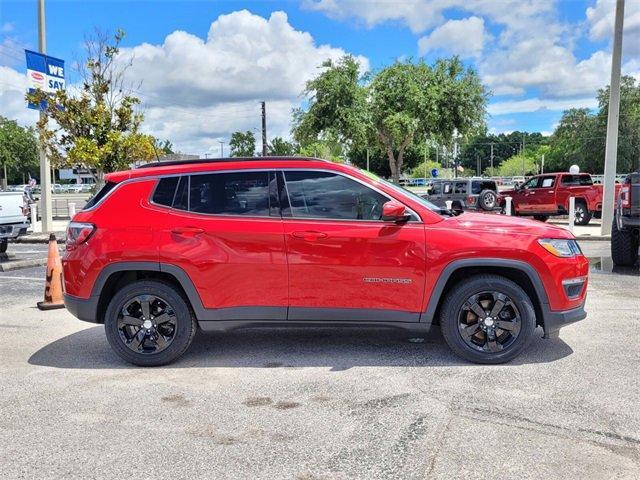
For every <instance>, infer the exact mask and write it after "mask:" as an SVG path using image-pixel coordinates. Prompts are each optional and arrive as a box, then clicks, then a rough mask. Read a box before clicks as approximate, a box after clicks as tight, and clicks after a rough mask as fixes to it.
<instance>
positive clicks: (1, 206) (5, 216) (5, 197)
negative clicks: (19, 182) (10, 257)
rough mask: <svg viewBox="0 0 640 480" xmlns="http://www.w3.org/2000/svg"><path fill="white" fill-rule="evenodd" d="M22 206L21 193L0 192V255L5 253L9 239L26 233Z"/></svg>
mask: <svg viewBox="0 0 640 480" xmlns="http://www.w3.org/2000/svg"><path fill="white" fill-rule="evenodd" d="M23 205H24V197H23V194H22V192H0V253H4V252H6V251H7V244H8V243H9V239H10V238H17V237H19V236H20V235H23V234H25V233H27V228H28V227H29V224H28V223H27V217H26V215H25V214H24V210H23V208H22V207H23Z"/></svg>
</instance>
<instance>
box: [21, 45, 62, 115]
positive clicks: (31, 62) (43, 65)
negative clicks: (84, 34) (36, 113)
mask: <svg viewBox="0 0 640 480" xmlns="http://www.w3.org/2000/svg"><path fill="white" fill-rule="evenodd" d="M24 53H25V55H26V57H27V85H28V88H29V93H33V91H34V90H36V89H37V88H39V89H40V90H42V91H44V92H47V93H55V92H56V90H64V60H60V59H59V58H54V57H50V56H48V55H44V54H42V53H38V52H32V51H31V50H25V51H24ZM44 106H45V105H37V104H35V103H30V102H29V104H28V107H29V108H33V109H35V110H40V108H42V107H44Z"/></svg>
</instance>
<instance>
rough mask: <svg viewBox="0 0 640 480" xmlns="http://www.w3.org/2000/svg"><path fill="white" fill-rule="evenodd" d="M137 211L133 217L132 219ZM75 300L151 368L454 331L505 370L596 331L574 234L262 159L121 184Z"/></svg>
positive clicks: (76, 280) (106, 207) (97, 216)
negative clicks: (249, 330)
mask: <svg viewBox="0 0 640 480" xmlns="http://www.w3.org/2000/svg"><path fill="white" fill-rule="evenodd" d="M123 212H126V215H123ZM62 263H63V269H64V292H65V294H64V298H65V305H66V306H67V309H68V310H69V312H71V313H72V314H73V315H75V316H76V317H78V318H79V319H81V320H86V321H89V322H95V323H104V324H105V331H106V335H107V339H108V341H109V343H110V345H111V347H112V348H113V350H114V351H115V352H116V353H117V354H118V355H119V356H121V357H122V358H123V359H125V360H127V361H129V362H131V363H134V364H137V365H147V366H149V365H161V364H165V363H168V362H171V361H173V360H175V359H177V358H178V357H180V355H182V354H183V353H184V352H185V350H186V349H187V348H188V347H189V345H190V343H191V341H192V339H193V336H194V335H195V333H196V330H197V329H198V327H199V328H200V329H202V330H203V331H221V330H228V329H234V328H239V327H251V326H286V325H296V326H301V325H303V326H318V325H322V326H327V325H341V326H344V325H369V326H371V325H374V326H378V327H380V326H384V327H394V328H404V329H407V330H419V331H421V332H422V333H424V332H426V331H428V330H429V328H430V327H431V326H432V325H433V324H439V325H440V328H441V330H442V332H443V335H444V338H445V340H446V342H447V344H448V345H449V346H450V347H451V348H452V350H453V351H454V352H455V353H456V354H458V355H459V356H460V357H462V358H464V359H467V360H469V361H473V362H478V363H502V362H506V361H509V360H511V359H513V358H514V357H516V356H517V355H518V354H519V353H520V352H522V350H523V349H524V348H525V347H526V345H527V344H528V343H529V341H530V340H531V338H532V336H533V335H534V330H535V328H536V326H540V327H542V329H543V330H544V336H545V337H546V338H549V337H555V336H557V334H558V331H559V329H560V328H561V327H562V326H564V325H566V324H569V323H572V322H575V321H578V320H581V319H583V318H585V316H586V313H585V311H584V302H585V295H586V287H587V275H588V269H589V267H588V261H587V259H586V258H585V257H584V256H583V255H582V253H581V251H580V248H579V247H578V245H577V243H576V241H575V239H574V237H573V235H572V234H571V233H570V232H568V231H567V230H565V229H562V228H559V227H556V226H552V225H547V224H541V223H539V222H534V221H531V220H527V219H518V218H513V217H504V216H501V215H484V214H479V213H472V212H464V213H461V214H460V215H456V214H454V212H452V211H449V210H445V209H442V208H440V207H438V206H436V205H434V204H432V203H430V202H428V201H427V200H425V199H423V198H421V197H419V196H418V195H415V194H413V193H411V192H409V191H407V190H405V189H403V188H402V187H399V186H397V185H393V184H391V183H388V182H386V181H384V180H382V179H380V178H378V177H377V176H375V175H373V174H370V173H368V172H363V171H361V170H358V169H356V168H354V167H351V166H347V165H340V164H336V163H332V162H327V161H323V160H317V159H302V158H289V159H287V158H262V159H259V158H256V159H251V160H249V159H244V160H243V159H227V160H220V161H212V160H206V161H193V160H192V161H188V162H168V163H158V164H155V165H153V164H150V165H147V166H143V167H140V168H137V169H135V170H129V171H123V172H116V173H111V174H108V175H106V183H105V185H104V187H103V188H102V189H101V190H100V191H99V192H98V193H97V194H96V195H95V196H94V197H93V198H92V199H91V200H90V201H89V202H88V203H87V204H86V206H85V207H84V209H83V210H82V211H80V212H78V213H77V214H76V215H75V217H74V218H73V220H72V222H70V224H69V227H68V230H67V244H66V252H65V253H64V255H63V260H62Z"/></svg>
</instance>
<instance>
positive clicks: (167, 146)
mask: <svg viewBox="0 0 640 480" xmlns="http://www.w3.org/2000/svg"><path fill="white" fill-rule="evenodd" d="M156 151H157V152H158V155H171V154H173V153H175V152H174V151H173V143H171V142H170V141H169V140H164V141H162V140H158V139H156Z"/></svg>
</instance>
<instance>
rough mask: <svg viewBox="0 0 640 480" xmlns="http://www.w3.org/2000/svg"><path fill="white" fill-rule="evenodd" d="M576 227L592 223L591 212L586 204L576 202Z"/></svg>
mask: <svg viewBox="0 0 640 480" xmlns="http://www.w3.org/2000/svg"><path fill="white" fill-rule="evenodd" d="M575 214H576V221H575V223H576V225H589V222H590V221H591V216H592V215H591V212H589V209H588V208H587V205H586V204H585V203H584V202H576V210H575Z"/></svg>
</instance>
